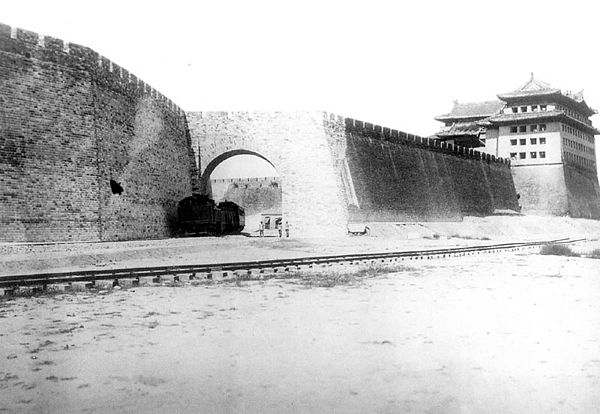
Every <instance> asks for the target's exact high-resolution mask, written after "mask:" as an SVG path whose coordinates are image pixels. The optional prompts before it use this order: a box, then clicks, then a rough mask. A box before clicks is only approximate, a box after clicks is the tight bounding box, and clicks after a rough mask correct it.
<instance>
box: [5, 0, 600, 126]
mask: <svg viewBox="0 0 600 414" xmlns="http://www.w3.org/2000/svg"><path fill="white" fill-rule="evenodd" d="M595 3H596V2H593V1H578V0H572V1H568V2H566V1H564V0H563V1H560V2H559V1H553V0H550V1H538V0H534V1H513V0H504V1H494V2H487V1H469V0H454V1H427V0H421V1H413V2H401V1H379V0H368V1H352V0H346V1H338V0H331V1H328V0H320V1H313V0H302V1H284V0H279V1H271V0H255V1H251V0H245V1H243V0H229V1H228V0H220V1H183V0H170V1H168V2H167V1H144V2H141V1H140V2H134V1H131V2H128V1H125V0H121V1H113V0H102V1H87V2H83V1H65V0H53V1H32V0H30V1H28V0H20V1H18V2H16V1H14V0H11V1H6V0H0V22H2V23H5V24H10V25H13V26H18V27H22V28H24V29H28V30H32V31H35V32H38V33H41V34H45V35H50V36H53V37H58V38H61V39H64V40H67V41H70V42H73V43H79V44H82V45H85V46H88V47H91V48H92V49H94V50H96V51H97V52H98V53H100V54H102V55H104V56H106V57H107V58H109V59H111V60H112V61H114V62H116V63H117V64H119V65H121V66H122V67H124V68H126V69H127V70H129V71H130V72H132V73H133V74H135V75H136V76H138V77H139V78H141V79H143V80H144V81H145V82H147V83H149V84H150V85H152V86H153V87H154V88H155V89H157V90H159V91H160V92H161V93H163V94H164V95H166V96H167V97H169V98H171V100H173V101H174V102H175V103H177V104H178V105H179V106H180V107H182V108H183V109H184V110H187V111H200V110H206V111H210V110H229V111H237V110H240V111H245V110H281V111H287V110H325V111H328V112H333V113H336V114H339V115H343V116H346V117H351V118H355V119H360V120H363V121H367V122H372V123H376V124H380V125H383V126H387V127H391V128H396V129H400V130H403V131H406V132H409V133H414V134H418V135H424V136H428V135H431V134H432V133H434V132H436V131H437V130H438V129H439V128H440V126H441V123H439V122H437V121H435V120H434V119H433V117H434V116H436V115H440V114H443V113H447V112H449V111H450V110H451V109H452V106H453V103H452V102H453V101H454V100H458V101H460V102H470V101H482V100H493V99H496V95H497V94H499V93H503V92H508V91H512V90H514V89H516V88H518V87H520V86H521V85H522V84H524V83H525V82H527V80H528V79H529V77H530V73H532V72H533V73H534V74H535V77H536V79H539V80H542V81H544V82H547V83H549V84H550V85H552V86H554V87H557V88H560V89H562V90H571V91H574V92H575V91H579V90H581V89H584V96H585V99H586V102H588V104H589V105H591V106H592V107H595V108H600V82H599V81H598V79H599V73H600V72H599V71H598V65H597V63H598V62H597V61H598V56H597V53H598V44H599V42H598V40H599V33H600V32H599V31H598V29H597V25H598V19H599V17H598V16H599V14H598V11H600V6H596V5H595ZM592 121H593V122H594V124H595V125H596V126H597V127H600V117H599V116H598V115H596V116H594V117H592Z"/></svg>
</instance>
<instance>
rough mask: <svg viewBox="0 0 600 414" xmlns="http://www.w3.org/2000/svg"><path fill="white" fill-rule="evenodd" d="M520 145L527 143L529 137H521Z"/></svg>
mask: <svg viewBox="0 0 600 414" xmlns="http://www.w3.org/2000/svg"><path fill="white" fill-rule="evenodd" d="M519 145H527V139H526V138H521V139H520V140H519Z"/></svg>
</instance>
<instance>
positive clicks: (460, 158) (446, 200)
mask: <svg viewBox="0 0 600 414" xmlns="http://www.w3.org/2000/svg"><path fill="white" fill-rule="evenodd" d="M325 118H326V119H325V128H326V130H327V131H328V135H329V136H330V147H331V148H332V149H333V156H334V158H335V159H336V160H337V162H336V165H337V171H338V174H339V175H340V176H341V182H342V185H343V187H344V194H346V197H345V200H346V202H347V204H348V211H349V220H350V221H432V220H460V219H462V217H463V216H465V215H489V214H492V213H494V211H496V210H514V211H517V210H518V209H519V205H518V200H517V195H516V192H515V187H514V183H513V179H512V176H511V171H510V162H509V161H507V160H505V159H502V158H496V157H494V156H490V155H488V154H484V153H481V152H478V151H474V150H472V149H467V148H463V147H457V146H452V145H446V144H444V143H439V142H437V141H434V140H430V139H427V138H422V137H419V136H415V135H412V134H407V133H405V132H402V131H397V130H393V129H390V128H384V127H381V126H378V125H373V124H370V123H366V122H362V121H357V120H353V119H350V118H342V117H339V116H335V115H326V117H325Z"/></svg>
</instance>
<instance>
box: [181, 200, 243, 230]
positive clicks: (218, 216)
mask: <svg viewBox="0 0 600 414" xmlns="http://www.w3.org/2000/svg"><path fill="white" fill-rule="evenodd" d="M177 218H178V233H179V234H180V235H185V234H196V235H200V234H203V235H220V234H233V233H240V232H241V231H242V230H243V229H244V225H245V224H246V216H245V212H244V208H243V207H241V206H239V205H237V204H236V203H234V202H232V201H222V202H220V203H219V204H216V203H215V201H214V200H213V199H211V198H210V197H208V196H207V195H203V194H192V195H191V196H189V197H186V198H184V199H183V200H181V201H180V202H179V204H178V206H177Z"/></svg>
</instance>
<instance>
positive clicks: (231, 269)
mask: <svg viewBox="0 0 600 414" xmlns="http://www.w3.org/2000/svg"><path fill="white" fill-rule="evenodd" d="M584 240H585V239H569V238H563V239H554V240H544V241H534V242H519V243H501V244H489V245H479V246H468V247H453V248H445V249H422V250H409V251H395V252H383V253H355V254H342V255H329V256H311V257H297V258H290V259H272V260H254V261H245V262H223V263H208V264H198V265H180V266H177V265H175V266H154V267H135V268H120V269H99V270H95V269H94V270H80V271H72V272H57V273H37V274H20V275H8V276H0V291H1V292H0V293H7V292H11V291H13V290H19V289H20V288H24V290H25V291H31V290H37V289H40V290H42V289H43V290H46V289H51V288H53V287H55V288H58V289H56V290H65V289H66V288H67V287H69V288H84V287H87V286H90V285H94V286H96V287H99V288H110V287H113V286H123V287H131V286H136V285H143V284H151V283H155V282H185V281H189V280H194V279H196V280H211V279H212V280H224V279H252V278H261V277H265V276H267V275H270V276H272V275H277V273H278V272H279V273H280V274H281V273H284V272H295V271H311V270H326V269H327V268H328V267H329V266H332V265H334V264H338V265H349V266H352V265H361V264H362V265H394V264H395V263H397V262H401V261H404V260H419V259H421V260H422V259H432V258H448V257H456V256H467V255H474V254H480V253H492V252H497V251H515V250H522V249H533V248H536V247H541V246H544V245H549V244H569V243H575V242H579V241H584Z"/></svg>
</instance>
